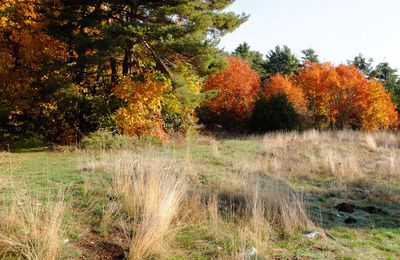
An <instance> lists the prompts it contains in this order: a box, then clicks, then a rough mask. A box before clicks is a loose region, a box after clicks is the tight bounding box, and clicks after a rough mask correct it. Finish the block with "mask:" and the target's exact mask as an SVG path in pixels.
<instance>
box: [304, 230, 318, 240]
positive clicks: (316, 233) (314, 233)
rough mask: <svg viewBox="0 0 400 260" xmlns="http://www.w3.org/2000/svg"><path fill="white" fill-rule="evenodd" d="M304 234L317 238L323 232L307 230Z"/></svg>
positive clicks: (310, 237)
mask: <svg viewBox="0 0 400 260" xmlns="http://www.w3.org/2000/svg"><path fill="white" fill-rule="evenodd" d="M304 235H305V236H306V237H307V238H309V239H315V238H317V237H319V236H320V235H321V234H320V233H319V232H317V231H314V232H307V233H305V234H304Z"/></svg>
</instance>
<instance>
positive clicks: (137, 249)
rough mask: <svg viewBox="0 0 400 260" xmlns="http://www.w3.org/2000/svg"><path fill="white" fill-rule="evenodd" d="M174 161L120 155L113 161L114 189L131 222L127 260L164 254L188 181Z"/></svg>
mask: <svg viewBox="0 0 400 260" xmlns="http://www.w3.org/2000/svg"><path fill="white" fill-rule="evenodd" d="M176 169H177V167H176V164H173V163H171V162H168V161H163V160H162V159H161V160H160V159H144V158H137V157H133V156H129V155H127V154H125V155H123V156H121V158H119V159H118V160H117V161H116V162H115V177H114V181H113V189H114V192H115V193H116V194H117V195H118V196H119V197H120V198H121V201H122V205H123V207H124V209H125V211H126V212H127V213H128V215H129V217H130V218H131V219H132V223H133V234H132V237H131V242H130V251H129V259H146V258H148V257H151V256H157V255H158V256H160V255H162V254H163V253H165V251H166V249H167V246H168V243H169V241H170V240H171V239H172V238H173V234H174V232H175V229H174V227H173V225H172V223H173V221H174V218H175V217H176V216H177V214H178V212H179V209H180V207H181V205H182V202H183V200H184V199H185V195H186V191H187V184H186V181H185V177H184V175H183V174H182V173H181V172H177V171H176Z"/></svg>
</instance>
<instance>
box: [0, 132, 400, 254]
mask: <svg viewBox="0 0 400 260" xmlns="http://www.w3.org/2000/svg"><path fill="white" fill-rule="evenodd" d="M399 169H400V136H398V135H395V134H391V133H375V134H374V133H371V134H369V133H368V134H367V133H362V132H352V131H343V132H323V133H319V132H317V131H309V132H304V133H300V134H299V133H286V134H269V135H267V136H265V137H251V138H242V139H229V138H224V139H218V138H213V137H207V136H200V137H198V138H196V139H195V140H191V141H180V142H178V141H176V142H172V141H171V142H169V143H167V144H164V145H143V144H142V145H140V146H139V145H138V146H125V147H123V148H121V147H108V148H107V149H105V148H103V149H94V148H91V147H87V148H86V149H76V148H73V147H61V148H59V149H57V150H55V151H48V150H41V151H40V150H35V151H33V150H25V151H19V152H2V153H0V195H1V196H0V204H1V207H0V219H1V221H0V255H1V256H3V257H4V258H5V259H18V258H19V257H21V256H22V257H25V258H28V259H82V258H83V259H125V258H129V259H146V258H148V259H319V258H322V259H338V258H339V259H399V258H400V170H399ZM313 232H317V233H313ZM313 235H315V237H312V236H313ZM310 237H312V238H310ZM252 248H254V249H255V250H256V251H257V253H256V254H253V255H252V254H250V253H247V252H246V250H247V251H252V250H253V251H255V250H254V249H252Z"/></svg>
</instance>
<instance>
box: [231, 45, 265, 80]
mask: <svg viewBox="0 0 400 260" xmlns="http://www.w3.org/2000/svg"><path fill="white" fill-rule="evenodd" d="M232 55H234V56H239V57H241V58H243V59H245V60H247V61H248V62H250V64H251V67H252V69H254V70H256V71H257V72H258V74H259V75H260V77H261V79H262V80H264V79H265V78H266V76H267V75H266V71H265V62H266V61H265V59H264V58H263V55H262V54H261V53H260V52H258V51H252V50H251V48H250V45H249V44H248V43H246V42H244V43H241V44H240V45H239V46H238V47H237V48H236V49H235V51H234V52H233V53H232Z"/></svg>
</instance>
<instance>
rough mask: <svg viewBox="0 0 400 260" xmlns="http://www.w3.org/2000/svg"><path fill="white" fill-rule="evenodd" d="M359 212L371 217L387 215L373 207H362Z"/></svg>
mask: <svg viewBox="0 0 400 260" xmlns="http://www.w3.org/2000/svg"><path fill="white" fill-rule="evenodd" d="M360 210H362V211H365V212H367V213H369V214H372V215H387V214H386V212H384V211H383V210H381V209H380V208H377V207H374V206H368V207H362V208H360Z"/></svg>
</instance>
